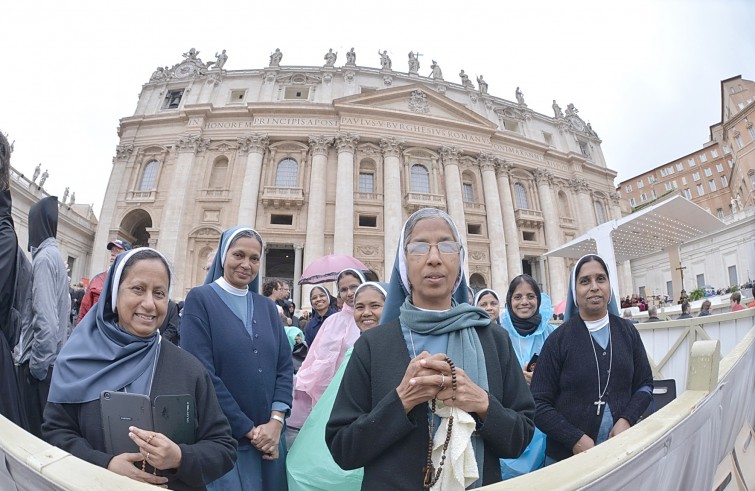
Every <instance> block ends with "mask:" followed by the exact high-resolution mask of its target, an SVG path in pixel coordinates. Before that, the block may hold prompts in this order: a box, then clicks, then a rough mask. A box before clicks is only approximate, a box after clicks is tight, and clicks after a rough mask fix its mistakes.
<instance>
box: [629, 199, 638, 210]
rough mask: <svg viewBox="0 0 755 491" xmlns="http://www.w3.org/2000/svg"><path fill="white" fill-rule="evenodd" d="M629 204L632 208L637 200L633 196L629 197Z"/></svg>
mask: <svg viewBox="0 0 755 491" xmlns="http://www.w3.org/2000/svg"><path fill="white" fill-rule="evenodd" d="M629 204H630V205H632V208H634V207H635V206H637V200H636V199H634V198H629Z"/></svg>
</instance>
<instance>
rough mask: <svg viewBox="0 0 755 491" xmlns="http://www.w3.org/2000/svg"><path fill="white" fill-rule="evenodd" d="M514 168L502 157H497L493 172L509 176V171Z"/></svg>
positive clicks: (499, 175) (501, 175) (500, 175)
mask: <svg viewBox="0 0 755 491" xmlns="http://www.w3.org/2000/svg"><path fill="white" fill-rule="evenodd" d="M512 170H514V164H512V163H511V162H508V161H506V160H503V159H497V162H496V168H495V173H496V175H497V176H498V177H505V178H507V179H508V178H509V177H510V176H511V171H512Z"/></svg>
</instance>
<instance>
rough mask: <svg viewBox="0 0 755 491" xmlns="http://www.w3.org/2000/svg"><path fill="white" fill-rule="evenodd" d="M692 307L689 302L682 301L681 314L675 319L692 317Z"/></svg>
mask: <svg viewBox="0 0 755 491" xmlns="http://www.w3.org/2000/svg"><path fill="white" fill-rule="evenodd" d="M691 312H692V307H691V306H690V305H689V302H683V303H682V315H680V316H679V317H677V319H691V318H692V313H691Z"/></svg>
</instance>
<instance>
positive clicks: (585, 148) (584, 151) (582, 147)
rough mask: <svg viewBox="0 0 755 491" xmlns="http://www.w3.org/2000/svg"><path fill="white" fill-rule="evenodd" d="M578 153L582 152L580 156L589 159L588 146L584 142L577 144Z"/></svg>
mask: <svg viewBox="0 0 755 491" xmlns="http://www.w3.org/2000/svg"><path fill="white" fill-rule="evenodd" d="M579 151H580V152H582V155H583V156H585V157H587V158H588V159H589V158H590V145H588V144H587V143H586V142H579Z"/></svg>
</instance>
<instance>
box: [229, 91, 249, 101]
mask: <svg viewBox="0 0 755 491" xmlns="http://www.w3.org/2000/svg"><path fill="white" fill-rule="evenodd" d="M244 97H246V90H245V89H238V90H232V91H231V96H230V97H229V98H228V104H242V103H243V102H244Z"/></svg>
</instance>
